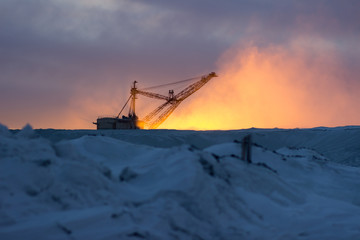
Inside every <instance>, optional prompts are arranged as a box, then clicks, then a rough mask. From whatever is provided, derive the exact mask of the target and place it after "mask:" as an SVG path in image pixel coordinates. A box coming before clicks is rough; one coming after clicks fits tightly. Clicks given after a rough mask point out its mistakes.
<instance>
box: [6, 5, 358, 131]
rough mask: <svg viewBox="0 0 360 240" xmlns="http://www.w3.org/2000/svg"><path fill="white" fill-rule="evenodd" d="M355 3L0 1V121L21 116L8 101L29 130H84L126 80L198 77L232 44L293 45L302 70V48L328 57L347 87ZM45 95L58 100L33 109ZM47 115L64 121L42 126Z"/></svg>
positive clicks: (124, 90) (353, 65) (122, 92)
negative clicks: (59, 115)
mask: <svg viewBox="0 0 360 240" xmlns="http://www.w3.org/2000/svg"><path fill="white" fill-rule="evenodd" d="M359 5H360V2H359V1H354V0H350V1H347V2H346V3H343V2H339V1H323V0H317V1H308V0H306V1H300V2H299V1H285V0H277V1H272V2H271V4H270V3H269V2H268V1H265V0H264V1H262V0H260V1H250V0H246V1H223V2H221V1H204V0H199V1H189V0H185V1H163V0H155V1H151V2H149V1H143V0H138V1H130V0H123V1H115V0H105V1H104V0H89V1H88V0H81V1H70V0H64V1H61V0H33V1H31V2H29V1H26V0H3V1H0V30H1V31H0V72H1V75H0V86H1V89H0V94H1V95H2V96H3V97H2V100H3V101H2V102H1V103H0V112H6V117H4V116H5V115H3V114H2V116H1V118H0V121H2V122H3V123H5V124H7V125H8V126H9V127H17V128H20V127H22V123H20V122H19V118H18V115H16V114H14V112H22V111H25V110H26V109H24V107H23V105H22V104H15V103H14V104H11V101H13V100H14V99H17V100H16V102H27V103H29V104H30V105H31V106H33V107H32V108H33V109H34V111H29V114H28V116H27V118H28V119H30V120H31V123H32V124H33V126H34V127H41V126H43V127H45V126H46V127H54V128H71V127H75V125H74V124H73V123H74V122H75V121H77V125H76V128H78V127H81V126H83V127H87V128H88V127H92V126H91V122H90V121H89V122H90V123H86V121H88V120H86V121H85V120H84V121H83V120H77V119H94V118H96V116H97V115H98V114H103V113H105V112H109V114H113V111H114V110H115V109H117V108H118V107H119V105H121V104H122V102H124V101H125V100H126V97H127V94H128V90H129V89H128V88H129V85H130V84H131V82H132V81H134V80H137V81H138V82H140V83H142V84H144V85H156V84H160V83H165V82H171V81H176V80H181V79H185V78H188V77H192V76H197V75H200V74H205V73H207V72H210V71H213V70H214V69H215V68H216V67H217V65H216V62H217V61H218V59H219V58H220V57H221V56H222V55H223V54H224V52H225V51H227V50H228V49H229V47H230V46H233V45H234V44H235V43H237V42H242V43H245V44H249V43H251V46H252V48H257V49H258V51H259V52H260V53H262V54H264V53H263V52H262V51H263V50H264V49H272V48H273V47H274V46H276V47H278V48H281V49H282V51H283V52H291V51H294V45H296V46H297V47H298V48H299V49H298V54H300V52H301V48H304V49H307V57H305V58H303V59H304V61H305V60H306V62H308V61H310V62H311V57H309V56H310V55H311V53H310V50H309V49H310V48H313V49H315V50H316V49H318V48H322V49H321V51H322V52H326V51H329V52H335V55H336V59H338V60H337V61H338V62H339V63H338V65H341V64H342V65H343V67H342V69H343V70H342V72H341V75H351V76H350V77H349V76H348V77H344V78H341V79H342V81H344V82H348V83H349V84H356V82H357V79H355V78H354V77H353V75H354V73H355V72H356V71H358V70H356V69H357V68H358V67H357V66H358V65H359V62H360V61H359V58H360V57H359V56H360V55H359V50H357V49H358V48H357V45H358V42H359V40H360V37H359V36H360V29H359V22H360V21H359V20H360V19H359V15H358V13H357V9H359V7H360V6H359ZM295 41H296V42H295ZM248 46H249V45H248ZM310 46H311V47H310ZM231 49H232V50H231V51H233V52H238V51H245V50H244V49H247V48H246V47H245V46H239V45H237V47H236V48H235V50H234V49H233V48H231ZM245 52H246V51H245ZM308 55H309V56H308ZM336 74H340V73H339V72H337V73H336ZM24 89H26V90H27V93H26V94H25V95H26V96H27V97H24ZM47 94H50V96H54V98H56V99H61V100H56V101H55V100H54V101H52V102H51V106H50V104H49V106H47V105H46V104H38V103H39V102H44V101H45V100H44V99H46V96H47ZM5 96H7V97H5ZM11 96H16V97H11ZM25 99H26V100H25ZM10 100H11V101H10ZM9 102H10V108H11V107H12V108H13V110H12V111H9ZM69 103H71V104H69ZM117 103H118V104H119V105H117ZM51 108H54V109H57V111H58V112H61V113H62V116H66V121H64V117H62V118H59V119H53V118H51V119H50V118H49V116H48V115H47V114H46V113H47V112H48V109H51ZM32 112H36V114H34V115H32ZM116 112H117V111H115V113H116ZM44 119H45V120H44ZM46 119H48V122H47V123H46ZM65 122H66V123H65ZM40 123H41V124H40ZM45 123H46V124H45Z"/></svg>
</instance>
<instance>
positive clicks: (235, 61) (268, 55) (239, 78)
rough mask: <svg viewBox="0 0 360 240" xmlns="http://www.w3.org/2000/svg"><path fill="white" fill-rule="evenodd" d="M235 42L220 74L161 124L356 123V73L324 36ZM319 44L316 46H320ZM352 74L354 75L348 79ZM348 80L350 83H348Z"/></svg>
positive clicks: (208, 126)
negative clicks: (279, 42)
mask: <svg viewBox="0 0 360 240" xmlns="http://www.w3.org/2000/svg"><path fill="white" fill-rule="evenodd" d="M310 42H311V43H313V44H314V45H312V44H311V45H307V41H306V40H305V39H302V38H301V39H294V40H293V41H292V44H291V46H289V47H286V48H285V47H283V46H271V47H264V48H259V47H257V46H254V45H252V44H251V43H250V44H239V45H236V46H234V47H232V48H231V49H229V50H228V51H227V52H225V53H224V55H223V56H222V57H221V58H220V60H219V69H218V72H219V76H220V77H219V78H218V79H214V80H212V82H211V83H209V86H207V87H204V89H202V90H200V91H199V92H198V93H197V96H196V97H195V98H193V99H191V100H190V101H188V102H186V103H185V104H184V105H185V106H183V108H181V109H180V110H179V111H177V112H176V113H174V114H173V116H172V117H171V118H169V120H168V121H167V122H166V123H164V125H163V126H162V127H164V128H176V129H204V130H208V129H240V128H250V127H260V128H274V127H281V128H295V127H317V126H339V125H348V124H358V123H359V119H360V112H359V111H358V110H357V102H358V96H359V95H360V86H359V82H356V81H349V80H357V79H358V73H357V72H353V75H351V73H350V72H349V71H348V69H346V68H344V66H343V63H342V59H341V58H340V57H339V56H338V55H337V49H336V48H333V47H331V46H329V45H327V44H326V41H321V40H320V39H318V40H317V41H315V42H314V41H310ZM319 45H320V46H319ZM348 78H352V79H348ZM349 82H351V84H348V83H349Z"/></svg>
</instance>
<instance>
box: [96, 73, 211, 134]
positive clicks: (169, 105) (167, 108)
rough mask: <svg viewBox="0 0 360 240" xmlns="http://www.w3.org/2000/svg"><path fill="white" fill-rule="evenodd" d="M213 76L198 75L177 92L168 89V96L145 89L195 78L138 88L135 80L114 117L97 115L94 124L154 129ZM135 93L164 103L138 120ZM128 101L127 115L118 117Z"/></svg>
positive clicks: (102, 127) (98, 125)
mask: <svg viewBox="0 0 360 240" xmlns="http://www.w3.org/2000/svg"><path fill="white" fill-rule="evenodd" d="M213 77H217V75H216V73H215V72H211V73H209V74H208V75H204V76H201V77H199V78H200V80H198V81H197V82H195V83H193V84H191V85H189V86H187V87H186V88H185V89H183V90H182V91H180V92H179V93H177V94H175V93H174V90H169V94H168V96H165V95H162V94H158V93H153V92H149V91H145V90H148V89H152V88H156V87H160V86H170V85H172V84H177V83H180V82H186V81H190V80H192V81H194V79H196V78H191V79H186V80H182V81H178V82H175V83H168V84H163V85H159V86H154V87H150V88H146V89H138V88H137V86H136V83H137V82H136V81H134V82H133V85H132V87H131V90H130V97H129V98H128V99H127V101H126V103H125V105H124V106H123V108H122V109H121V111H120V112H119V114H118V115H117V116H116V117H99V118H98V119H97V121H96V122H94V124H95V125H96V126H97V129H144V128H145V129H155V128H157V127H159V126H160V125H161V124H162V123H163V122H164V121H165V120H166V119H167V118H168V117H169V116H170V115H171V113H172V112H174V110H175V109H176V108H177V107H178V106H179V105H180V103H181V102H182V101H184V100H185V99H186V98H188V97H189V96H190V95H192V94H193V93H195V92H196V91H197V90H199V89H200V88H201V87H203V86H204V85H205V84H206V83H207V82H209V81H210V80H211V79H212V78H213ZM137 95H142V96H145V97H149V98H155V99H160V100H164V101H165V103H163V104H161V105H160V106H159V107H157V108H156V109H154V110H153V111H152V112H150V113H149V114H148V115H146V116H145V117H144V118H143V119H141V120H140V119H139V118H138V116H137V115H136V113H135V100H136V99H137ZM129 102H130V107H129V113H128V116H122V117H121V118H120V115H121V113H122V112H123V110H124V109H125V107H126V106H127V104H128V103H129Z"/></svg>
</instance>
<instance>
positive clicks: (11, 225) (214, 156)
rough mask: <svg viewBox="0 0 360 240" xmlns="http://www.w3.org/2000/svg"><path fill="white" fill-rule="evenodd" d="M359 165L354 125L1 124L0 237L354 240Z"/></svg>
mask: <svg viewBox="0 0 360 240" xmlns="http://www.w3.org/2000/svg"><path fill="white" fill-rule="evenodd" d="M249 133H251V135H252V139H253V142H254V145H253V148H252V160H253V162H252V163H247V162H245V161H243V160H242V159H241V143H240V142H239V141H240V140H241V139H242V138H243V136H245V135H247V134H249ZM234 140H235V141H234ZM359 166H360V128H359V127H342V128H316V129H294V130H280V129H268V130H265V129H250V130H239V131H203V132H196V131H174V130H172V131H170V130H156V131H146V130H144V131H91V130H82V131H80V130H79V131H66V130H35V131H34V130H32V129H31V128H30V127H29V126H28V127H25V128H24V129H23V130H21V131H8V130H7V128H6V127H4V126H1V125H0V239H2V240H3V239H360V168H359Z"/></svg>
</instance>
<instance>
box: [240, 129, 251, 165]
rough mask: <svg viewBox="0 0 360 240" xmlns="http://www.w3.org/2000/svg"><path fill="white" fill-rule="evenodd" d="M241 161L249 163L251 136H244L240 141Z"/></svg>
mask: <svg viewBox="0 0 360 240" xmlns="http://www.w3.org/2000/svg"><path fill="white" fill-rule="evenodd" d="M242 160H244V161H247V162H248V163H251V135H250V134H249V135H246V136H245V137H244V138H243V140H242Z"/></svg>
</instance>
